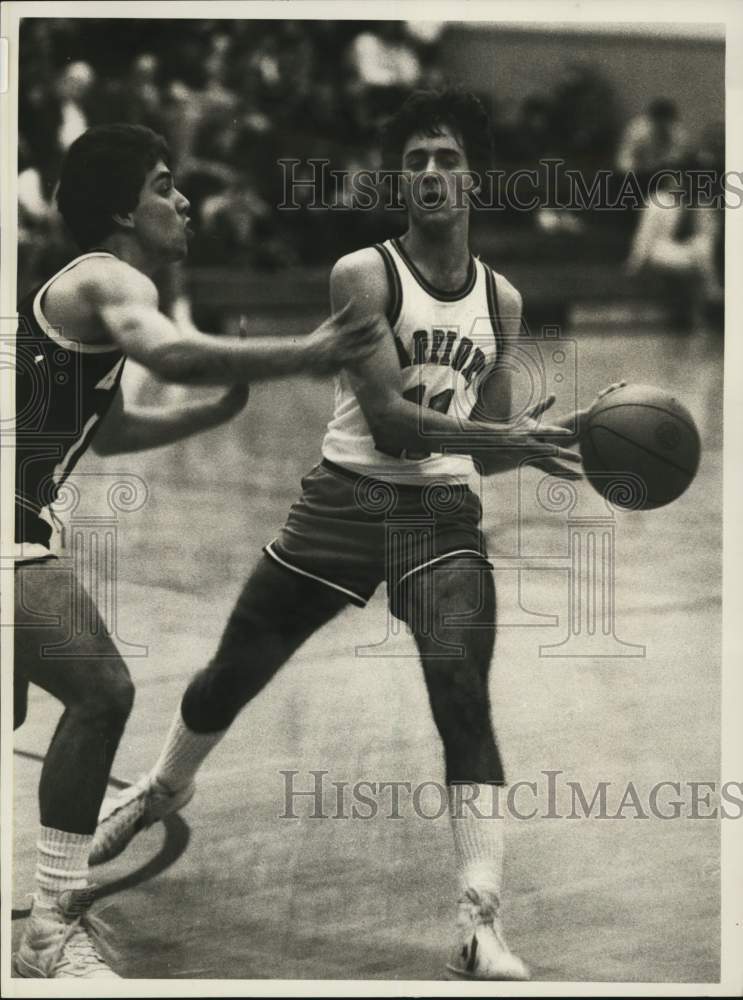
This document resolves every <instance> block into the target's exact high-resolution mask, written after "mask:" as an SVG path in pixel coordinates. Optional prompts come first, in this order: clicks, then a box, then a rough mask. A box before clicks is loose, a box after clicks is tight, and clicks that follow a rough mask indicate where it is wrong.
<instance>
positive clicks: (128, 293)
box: [70, 255, 158, 306]
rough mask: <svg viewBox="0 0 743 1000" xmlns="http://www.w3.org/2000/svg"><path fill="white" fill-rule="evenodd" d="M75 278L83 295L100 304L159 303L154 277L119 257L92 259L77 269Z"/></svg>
mask: <svg viewBox="0 0 743 1000" xmlns="http://www.w3.org/2000/svg"><path fill="white" fill-rule="evenodd" d="M73 275H74V278H75V280H76V282H77V284H78V288H79V291H80V293H81V294H82V295H83V296H84V297H85V298H86V299H87V300H88V301H90V302H92V303H95V304H96V305H99V306H100V305H106V304H109V303H110V304H113V303H118V302H122V301H127V300H132V301H139V302H141V303H142V304H143V305H149V304H153V305H156V304H157V300H158V294H157V287H156V286H155V283H154V281H153V280H152V278H150V277H148V276H147V275H146V274H144V273H143V272H142V271H139V270H138V269H137V268H136V267H132V265H131V264H127V263H126V261H123V260H121V259H120V258H118V257H113V256H110V257H109V256H103V255H101V256H95V257H89V258H88V259H87V260H84V261H81V262H80V263H79V264H78V265H77V267H75V268H74V270H73V271H72V272H71V275H70V276H71V277H72V276H73Z"/></svg>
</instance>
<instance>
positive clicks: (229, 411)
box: [217, 383, 250, 420]
mask: <svg viewBox="0 0 743 1000" xmlns="http://www.w3.org/2000/svg"><path fill="white" fill-rule="evenodd" d="M249 396H250V386H249V385H247V383H246V384H244V385H233V386H231V387H230V388H229V389H228V390H227V392H226V393H225V394H224V395H223V396H220V398H219V400H218V402H217V406H218V407H219V411H220V413H221V415H222V417H223V419H224V420H230V419H231V418H232V417H234V416H235V415H236V414H237V413H239V412H240V410H242V409H244V408H245V405H246V403H247V402H248V397H249Z"/></svg>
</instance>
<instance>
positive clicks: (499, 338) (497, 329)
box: [483, 264, 505, 365]
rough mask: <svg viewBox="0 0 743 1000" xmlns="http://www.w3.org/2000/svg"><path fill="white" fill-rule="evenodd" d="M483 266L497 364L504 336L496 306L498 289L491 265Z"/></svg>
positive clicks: (501, 352) (501, 351)
mask: <svg viewBox="0 0 743 1000" xmlns="http://www.w3.org/2000/svg"><path fill="white" fill-rule="evenodd" d="M483 266H484V268H485V290H486V293H487V297H488V311H489V313H490V325H491V326H492V328H493V334H494V336H495V363H496V365H497V364H498V363H499V362H500V361H501V359H502V357H503V350H504V347H505V336H504V333H503V323H502V321H501V316H500V308H499V306H498V290H497V288H496V281H495V275H494V274H493V269H492V268H491V267H489V266H488V265H487V264H484V265H483Z"/></svg>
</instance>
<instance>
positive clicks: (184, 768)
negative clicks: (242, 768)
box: [152, 705, 227, 792]
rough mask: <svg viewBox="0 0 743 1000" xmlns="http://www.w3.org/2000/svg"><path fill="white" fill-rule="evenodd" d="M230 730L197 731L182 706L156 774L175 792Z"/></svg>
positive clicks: (158, 778)
mask: <svg viewBox="0 0 743 1000" xmlns="http://www.w3.org/2000/svg"><path fill="white" fill-rule="evenodd" d="M226 732H227V730H226V729H223V730H221V731H220V732H218V733H194V732H193V731H192V730H191V729H189V728H188V726H187V725H186V723H185V722H184V721H183V716H182V715H181V708H180V705H179V706H178V711H177V712H176V714H175V718H174V719H173V724H172V725H171V727H170V732H169V733H168V736H167V738H166V740H165V746H164V747H163V749H162V753H161V754H160V759H159V760H158V762H157V764H155V766H154V768H153V770H152V775H153V777H154V778H155V779H156V780H157V781H158V782H159V783H160V784H161V785H165V787H166V788H169V789H170V791H171V792H177V791H179V790H180V789H181V788H185V787H186V785H189V784H190V783H191V782H192V781H193V778H194V775H195V774H196V772H197V771H198V769H199V767H201V764H202V762H203V760H204V758H205V757H206V756H207V754H208V753H209V751H210V750H212V749H213V748H214V747H215V746H216V745H217V743H219V741H220V740H221V739H222V737H223V736H224V734H225V733H226Z"/></svg>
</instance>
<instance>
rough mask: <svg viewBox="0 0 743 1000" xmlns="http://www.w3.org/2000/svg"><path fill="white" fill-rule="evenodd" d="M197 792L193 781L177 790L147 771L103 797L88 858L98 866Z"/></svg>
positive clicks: (184, 803) (92, 863) (185, 803)
mask: <svg viewBox="0 0 743 1000" xmlns="http://www.w3.org/2000/svg"><path fill="white" fill-rule="evenodd" d="M195 791H196V785H195V784H194V782H191V783H190V784H188V785H186V786H185V788H181V789H179V790H178V791H177V792H171V790H170V789H169V788H166V787H165V785H161V784H160V782H159V781H158V780H157V778H154V777H152V775H149V774H146V775H144V777H142V778H140V779H139V781H136V782H135V783H134V784H133V785H129V787H128V788H124V789H123V791H121V792H120V793H119V795H117V796H115V797H114V798H111V799H106V801H105V802H104V803H103V807H102V808H101V813H100V816H99V817H98V826H97V828H96V831H95V835H94V837H93V844H92V847H91V849H90V855H89V857H88V861H89V863H90V864H91V865H100V864H103V862H104V861H110V860H111V858H115V857H116V856H117V855H118V854H121V852H122V851H123V850H124V848H125V847H126V846H127V844H128V843H129V841H130V840H131V839H132V838H133V837H134V836H135V835H136V834H137V833H139V831H140V830H145V829H147V827H148V826H152V824H153V823H157V822H158V821H159V820H161V819H164V818H165V817H166V816H168V815H170V813H174V812H177V811H178V810H179V809H182V808H183V807H184V806H185V805H187V804H188V803H189V802H190V801H191V799H192V798H193V794H194V792H195Z"/></svg>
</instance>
